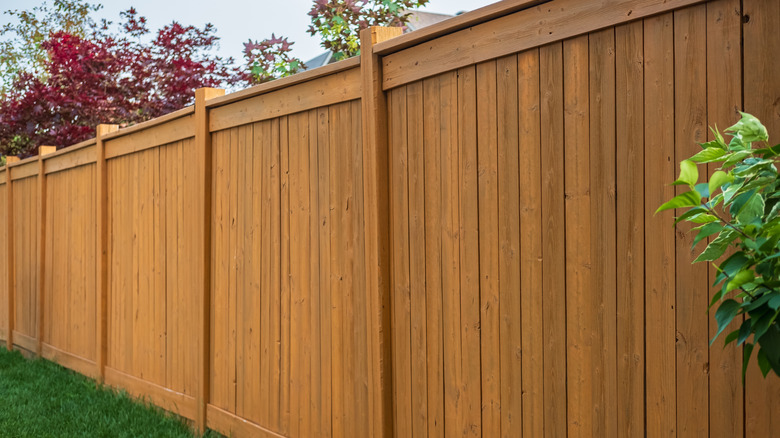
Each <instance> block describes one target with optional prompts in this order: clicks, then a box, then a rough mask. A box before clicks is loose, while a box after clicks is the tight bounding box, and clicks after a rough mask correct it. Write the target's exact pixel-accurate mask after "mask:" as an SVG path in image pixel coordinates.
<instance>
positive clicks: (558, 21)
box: [382, 0, 704, 90]
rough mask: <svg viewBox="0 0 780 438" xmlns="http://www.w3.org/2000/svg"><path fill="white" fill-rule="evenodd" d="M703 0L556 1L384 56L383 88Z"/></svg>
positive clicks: (386, 88)
mask: <svg viewBox="0 0 780 438" xmlns="http://www.w3.org/2000/svg"><path fill="white" fill-rule="evenodd" d="M703 1H704V0H671V1H669V0H630V1H627V0H607V1H601V2H592V1H583V0H555V2H554V3H547V4H542V5H539V6H536V7H533V8H530V9H526V10H523V11H519V12H515V13H514V14H511V15H507V16H504V17H501V18H497V19H495V20H493V21H491V22H489V23H483V24H480V25H476V26H473V27H469V28H467V29H463V30H460V31H458V32H455V33H451V34H448V35H445V36H443V37H440V38H437V39H435V40H432V41H428V42H425V43H422V44H419V45H417V46H414V47H411V48H408V49H405V50H402V51H400V52H396V53H392V54H389V55H387V56H385V57H384V58H383V61H382V63H383V75H384V76H383V80H382V87H383V88H384V89H385V90H388V89H390V88H394V87H397V86H400V85H403V84H406V83H409V82H412V81H416V80H419V79H423V78H426V77H429V76H433V75H435V74H438V73H441V72H444V71H449V70H454V69H457V68H460V67H464V66H467V65H471V64H476V63H479V62H482V61H487V60H490V59H494V58H498V57H501V56H504V55H508V54H511V53H516V52H520V51H522V50H526V49H530V48H533V47H540V46H542V45H544V44H549V43H552V42H556V41H561V40H564V39H566V38H570V37H574V36H577V35H581V34H584V33H587V32H592V31H595V30H599V29H602V28H605V27H609V26H614V25H616V24H621V23H625V22H628V21H633V20H636V19H639V18H642V17H647V16H652V15H655V14H659V13H662V12H665V11H671V10H674V9H677V8H681V7H683V6H687V5H692V4H696V3H701V2H703Z"/></svg>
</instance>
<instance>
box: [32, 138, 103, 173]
mask: <svg viewBox="0 0 780 438" xmlns="http://www.w3.org/2000/svg"><path fill="white" fill-rule="evenodd" d="M71 148H72V146H71ZM71 148H68V149H65V152H70V149H71ZM96 151H97V148H95V147H94V145H87V146H85V147H83V148H80V149H76V150H74V151H73V152H70V153H68V154H58V155H57V156H56V157H53V158H48V156H47V157H45V158H44V161H45V162H46V174H47V175H49V174H52V173H55V172H61V171H63V170H68V169H72V168H74V167H79V166H84V165H87V164H92V163H94V162H95V161H96V159H97V152H96ZM49 155H51V154H49Z"/></svg>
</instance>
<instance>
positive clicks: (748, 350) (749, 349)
mask: <svg viewBox="0 0 780 438" xmlns="http://www.w3.org/2000/svg"><path fill="white" fill-rule="evenodd" d="M751 354H753V344H751V343H750V342H748V343H747V344H745V349H744V350H742V384H743V385H744V384H745V372H746V371H747V365H748V362H750V355H751Z"/></svg>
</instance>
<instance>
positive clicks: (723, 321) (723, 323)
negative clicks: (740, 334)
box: [710, 300, 740, 346]
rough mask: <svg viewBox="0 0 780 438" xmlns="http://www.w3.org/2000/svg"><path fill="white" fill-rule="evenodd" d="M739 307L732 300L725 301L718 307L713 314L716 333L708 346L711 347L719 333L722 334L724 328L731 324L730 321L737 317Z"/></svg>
mask: <svg viewBox="0 0 780 438" xmlns="http://www.w3.org/2000/svg"><path fill="white" fill-rule="evenodd" d="M739 307H740V306H739V303H738V302H736V301H734V300H726V301H724V302H723V303H722V304H721V305H720V307H718V310H717V311H716V312H715V321H717V322H718V332H717V333H715V336H713V337H712V340H711V341H710V346H712V343H713V342H715V339H716V338H717V337H718V335H720V334H721V332H723V330H725V329H726V327H728V325H729V324H731V321H732V320H734V317H735V316H737V313H739Z"/></svg>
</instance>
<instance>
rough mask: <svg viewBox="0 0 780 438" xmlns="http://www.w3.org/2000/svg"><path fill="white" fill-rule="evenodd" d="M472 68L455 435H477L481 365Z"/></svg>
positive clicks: (464, 149) (463, 141)
mask: <svg viewBox="0 0 780 438" xmlns="http://www.w3.org/2000/svg"><path fill="white" fill-rule="evenodd" d="M476 79H477V78H476V69H475V68H473V67H469V68H464V69H461V70H459V71H458V102H457V107H456V113H457V117H458V119H457V120H458V155H459V156H458V161H459V169H458V176H459V199H458V200H459V204H458V213H459V214H458V217H459V224H460V226H459V234H460V306H461V307H460V310H461V317H460V319H461V320H460V337H461V348H462V353H461V357H460V360H461V363H462V367H463V368H462V370H463V373H462V375H461V380H460V382H459V388H460V396H461V403H463V413H462V415H463V417H462V418H461V420H462V421H463V424H462V430H461V431H460V433H459V435H463V436H481V433H482V418H481V410H482V406H481V400H480V393H481V377H480V374H481V364H480V357H479V356H478V355H477V354H476V352H477V351H479V350H480V311H479V307H480V300H479V276H480V271H479V269H480V266H479V213H478V209H477V208H475V207H476V206H478V205H479V204H478V202H479V201H478V196H479V192H478V190H479V187H478V182H477V179H478V176H477V174H478V169H477V123H476V122H477V121H476V119H475V117H474V114H476V112H477V88H476Z"/></svg>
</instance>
